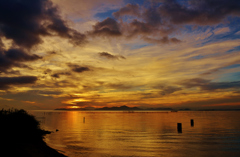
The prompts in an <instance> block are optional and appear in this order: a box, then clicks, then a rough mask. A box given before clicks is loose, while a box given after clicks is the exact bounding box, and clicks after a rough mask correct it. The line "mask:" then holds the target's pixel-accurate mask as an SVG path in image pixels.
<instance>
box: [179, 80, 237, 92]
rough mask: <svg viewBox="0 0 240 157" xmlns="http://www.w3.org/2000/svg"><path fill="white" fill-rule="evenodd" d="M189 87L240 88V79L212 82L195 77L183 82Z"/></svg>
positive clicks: (211, 88)
mask: <svg viewBox="0 0 240 157" xmlns="http://www.w3.org/2000/svg"><path fill="white" fill-rule="evenodd" d="M181 84H182V85H183V86H185V87H187V88H192V87H199V88H201V89H202V90H208V91H214V90H217V89H230V88H240V81H235V82H211V81H210V80H205V79H200V78H195V79H188V80H184V81H182V82H181Z"/></svg>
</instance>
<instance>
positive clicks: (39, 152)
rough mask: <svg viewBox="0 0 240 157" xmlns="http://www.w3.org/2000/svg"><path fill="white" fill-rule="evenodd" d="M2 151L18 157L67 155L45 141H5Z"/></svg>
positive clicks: (58, 156)
mask: <svg viewBox="0 0 240 157" xmlns="http://www.w3.org/2000/svg"><path fill="white" fill-rule="evenodd" d="M1 153H2V154H5V155H7V156H18V157H67V156H66V155H64V154H61V153H60V152H58V151H57V150H55V149H53V148H51V147H49V146H48V145H47V144H46V142H44V141H39V142H34V143H29V142H17V143H4V144H3V145H2V147H1Z"/></svg>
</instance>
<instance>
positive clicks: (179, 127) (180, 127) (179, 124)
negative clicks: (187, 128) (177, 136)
mask: <svg viewBox="0 0 240 157" xmlns="http://www.w3.org/2000/svg"><path fill="white" fill-rule="evenodd" d="M177 130H178V133H182V123H177Z"/></svg>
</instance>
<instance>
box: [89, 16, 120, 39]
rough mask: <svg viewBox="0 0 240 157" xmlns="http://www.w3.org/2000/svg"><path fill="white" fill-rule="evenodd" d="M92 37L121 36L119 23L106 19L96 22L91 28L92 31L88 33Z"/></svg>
mask: <svg viewBox="0 0 240 157" xmlns="http://www.w3.org/2000/svg"><path fill="white" fill-rule="evenodd" d="M89 33H90V34H91V35H94V36H102V35H103V36H121V35H122V33H121V31H120V25H119V23H118V22H117V21H116V20H114V19H112V18H107V19H105V20H103V21H102V22H98V23H96V24H95V25H94V26H93V31H91V32H89Z"/></svg>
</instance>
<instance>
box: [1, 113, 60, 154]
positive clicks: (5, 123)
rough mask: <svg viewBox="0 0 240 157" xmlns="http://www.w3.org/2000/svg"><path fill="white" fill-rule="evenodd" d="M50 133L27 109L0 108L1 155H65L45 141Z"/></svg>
mask: <svg viewBox="0 0 240 157" xmlns="http://www.w3.org/2000/svg"><path fill="white" fill-rule="evenodd" d="M49 133H50V132H49V131H45V130H42V129H40V124H39V122H38V121H37V120H36V119H35V118H34V116H32V115H29V114H28V113H27V112H26V111H25V110H18V109H9V110H4V109H2V110H0V136H1V139H0V144H1V147H0V151H1V152H0V156H6V157H15V156H16V157H65V156H64V155H62V154H60V153H58V152H57V151H56V150H54V149H52V148H50V147H48V146H47V145H46V143H45V142H44V141H43V138H44V135H46V134H49Z"/></svg>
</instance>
